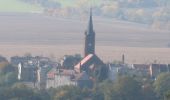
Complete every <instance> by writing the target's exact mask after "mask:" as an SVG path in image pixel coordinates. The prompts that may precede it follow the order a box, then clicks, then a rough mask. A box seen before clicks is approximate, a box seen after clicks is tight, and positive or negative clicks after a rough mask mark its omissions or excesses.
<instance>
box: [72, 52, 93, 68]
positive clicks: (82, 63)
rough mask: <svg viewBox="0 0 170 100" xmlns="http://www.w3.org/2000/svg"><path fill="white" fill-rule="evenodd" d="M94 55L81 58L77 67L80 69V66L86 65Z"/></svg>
mask: <svg viewBox="0 0 170 100" xmlns="http://www.w3.org/2000/svg"><path fill="white" fill-rule="evenodd" d="M92 57H93V54H89V55H87V56H86V57H85V58H84V59H83V60H81V61H80V62H79V63H78V64H77V65H76V66H75V68H76V69H80V66H82V65H84V64H85V63H86V62H88V61H89V60H90V59H91V58H92Z"/></svg>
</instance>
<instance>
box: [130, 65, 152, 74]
mask: <svg viewBox="0 0 170 100" xmlns="http://www.w3.org/2000/svg"><path fill="white" fill-rule="evenodd" d="M132 69H133V70H135V72H136V74H138V75H140V76H150V65H149V64H132Z"/></svg>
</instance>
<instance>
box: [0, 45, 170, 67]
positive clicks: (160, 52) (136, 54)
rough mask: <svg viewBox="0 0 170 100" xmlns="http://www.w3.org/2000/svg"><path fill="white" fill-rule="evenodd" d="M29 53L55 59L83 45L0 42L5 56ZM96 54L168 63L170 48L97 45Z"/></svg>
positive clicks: (106, 59)
mask: <svg viewBox="0 0 170 100" xmlns="http://www.w3.org/2000/svg"><path fill="white" fill-rule="evenodd" d="M26 53H31V54H32V55H34V56H37V55H44V56H48V57H50V56H51V55H53V56H55V57H56V59H59V58H61V57H63V56H64V55H72V54H82V55H83V45H33V44H32V45H31V44H30V45H18V44H15V45H14V44H13V45H11V44H10V45H9V44H0V54H3V55H4V56H6V57H8V58H9V57H10V56H15V55H21V56H23V55H24V54H26ZM96 54H97V55H98V56H99V57H100V58H101V59H102V60H103V61H104V62H112V61H121V56H122V54H124V55H125V61H126V63H129V64H133V63H146V64H150V63H153V62H155V61H156V62H157V63H163V64H168V63H170V55H169V54H170V48H142V47H114V46H97V47H96Z"/></svg>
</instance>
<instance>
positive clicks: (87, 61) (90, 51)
mask: <svg viewBox="0 0 170 100" xmlns="http://www.w3.org/2000/svg"><path fill="white" fill-rule="evenodd" d="M95 35H96V34H95V31H94V29H93V18H92V9H90V18H89V22H88V27H87V30H86V31H85V46H84V57H83V59H82V60H81V61H80V62H79V63H78V64H77V65H75V66H74V70H75V71H76V72H77V73H81V72H83V71H85V72H87V73H88V74H89V73H90V72H94V71H96V70H98V69H99V68H100V70H98V73H102V72H104V73H105V72H106V71H107V70H106V69H107V67H106V64H104V63H103V61H102V60H101V59H100V58H99V57H98V56H97V55H96V53H95ZM105 74H106V73H105ZM104 76H107V75H104Z"/></svg>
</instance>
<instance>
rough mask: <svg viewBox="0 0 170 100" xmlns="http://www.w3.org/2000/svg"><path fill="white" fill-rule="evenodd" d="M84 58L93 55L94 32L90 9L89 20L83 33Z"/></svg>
mask: <svg viewBox="0 0 170 100" xmlns="http://www.w3.org/2000/svg"><path fill="white" fill-rule="evenodd" d="M84 49H85V51H84V53H85V57H86V56H87V55H88V54H95V32H94V30H93V19H92V9H90V18H89V23H88V27H87V30H86V32H85V48H84Z"/></svg>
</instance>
